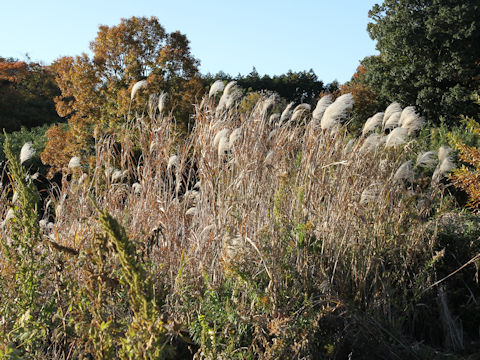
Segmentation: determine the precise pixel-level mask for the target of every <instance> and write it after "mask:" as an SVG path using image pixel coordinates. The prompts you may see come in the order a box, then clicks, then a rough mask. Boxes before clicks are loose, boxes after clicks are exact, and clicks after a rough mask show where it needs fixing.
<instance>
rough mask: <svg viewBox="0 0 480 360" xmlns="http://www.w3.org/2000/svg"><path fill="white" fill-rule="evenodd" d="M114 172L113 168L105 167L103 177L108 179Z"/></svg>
mask: <svg viewBox="0 0 480 360" xmlns="http://www.w3.org/2000/svg"><path fill="white" fill-rule="evenodd" d="M114 170H115V169H114V168H113V167H111V166H109V167H107V168H106V169H105V177H107V178H110V175H112V173H113V171H114Z"/></svg>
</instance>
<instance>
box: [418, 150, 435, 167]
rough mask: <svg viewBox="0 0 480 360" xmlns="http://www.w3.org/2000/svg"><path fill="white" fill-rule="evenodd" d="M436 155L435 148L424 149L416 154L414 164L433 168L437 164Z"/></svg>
mask: <svg viewBox="0 0 480 360" xmlns="http://www.w3.org/2000/svg"><path fill="white" fill-rule="evenodd" d="M437 162H438V156H437V152H436V151H435V150H431V151H425V152H422V153H420V154H418V156H417V162H416V166H420V167H423V168H427V169H428V168H433V167H435V166H436V165H437Z"/></svg>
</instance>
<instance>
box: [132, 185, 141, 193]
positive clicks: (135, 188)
mask: <svg viewBox="0 0 480 360" xmlns="http://www.w3.org/2000/svg"><path fill="white" fill-rule="evenodd" d="M132 191H133V193H134V194H137V195H138V194H140V193H141V192H142V185H140V183H138V182H136V183H133V184H132Z"/></svg>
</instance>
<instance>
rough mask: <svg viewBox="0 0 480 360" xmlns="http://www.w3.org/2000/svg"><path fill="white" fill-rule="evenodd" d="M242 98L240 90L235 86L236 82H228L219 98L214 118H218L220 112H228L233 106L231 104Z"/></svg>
mask: <svg viewBox="0 0 480 360" xmlns="http://www.w3.org/2000/svg"><path fill="white" fill-rule="evenodd" d="M241 96H242V91H241V90H240V88H239V87H238V86H237V82H236V81H230V82H229V83H228V84H227V85H226V86H225V89H224V90H223V94H222V97H221V98H220V101H219V102H218V105H217V108H216V112H215V114H216V116H217V117H218V116H220V114H221V112H222V111H224V110H228V109H229V108H230V107H232V106H233V104H234V103H235V102H236V101H237V100H238V99H240V97H241Z"/></svg>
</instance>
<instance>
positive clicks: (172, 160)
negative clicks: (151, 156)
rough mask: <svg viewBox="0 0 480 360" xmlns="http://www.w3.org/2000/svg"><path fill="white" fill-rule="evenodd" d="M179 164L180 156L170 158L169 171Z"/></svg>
mask: <svg viewBox="0 0 480 360" xmlns="http://www.w3.org/2000/svg"><path fill="white" fill-rule="evenodd" d="M177 164H178V156H177V155H172V156H170V158H169V159H168V163H167V170H170V169H171V168H172V167H174V166H177Z"/></svg>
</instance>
